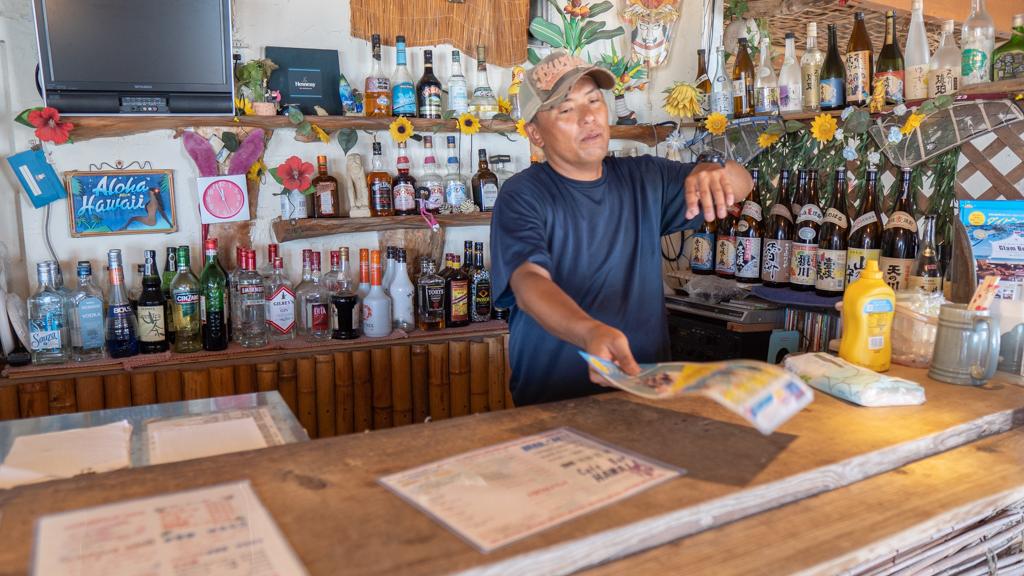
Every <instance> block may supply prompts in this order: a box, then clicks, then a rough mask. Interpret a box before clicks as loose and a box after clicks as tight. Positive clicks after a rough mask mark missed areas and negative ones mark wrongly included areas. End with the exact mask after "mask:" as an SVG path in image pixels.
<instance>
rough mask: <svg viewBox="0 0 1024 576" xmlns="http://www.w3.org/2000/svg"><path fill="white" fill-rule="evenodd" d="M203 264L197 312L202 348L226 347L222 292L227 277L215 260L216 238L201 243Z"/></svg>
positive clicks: (208, 349)
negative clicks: (200, 324) (200, 325)
mask: <svg viewBox="0 0 1024 576" xmlns="http://www.w3.org/2000/svg"><path fill="white" fill-rule="evenodd" d="M203 255H204V257H205V264H204V266H203V271H202V273H201V274H200V275H199V286H200V293H199V314H200V319H201V322H202V337H203V350H207V351H216V350H224V349H226V348H227V347H228V327H227V314H226V313H225V304H226V302H225V301H224V292H225V289H226V288H227V279H226V278H225V276H224V272H223V271H222V270H221V267H220V263H218V262H217V239H216V238H208V239H207V240H206V242H204V243H203Z"/></svg>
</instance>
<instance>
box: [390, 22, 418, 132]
mask: <svg viewBox="0 0 1024 576" xmlns="http://www.w3.org/2000/svg"><path fill="white" fill-rule="evenodd" d="M395 50H396V52H397V55H396V56H395V74H394V76H393V79H392V81H391V113H392V114H394V115H395V116H409V117H413V116H416V87H415V86H414V85H413V82H412V75H411V74H409V67H408V66H407V65H406V59H405V36H396V37H395Z"/></svg>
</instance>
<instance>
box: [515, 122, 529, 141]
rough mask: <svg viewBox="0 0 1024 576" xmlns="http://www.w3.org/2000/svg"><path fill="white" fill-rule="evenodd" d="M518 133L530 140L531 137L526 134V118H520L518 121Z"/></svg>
mask: <svg viewBox="0 0 1024 576" xmlns="http://www.w3.org/2000/svg"><path fill="white" fill-rule="evenodd" d="M516 133H518V134H519V135H520V136H522V137H523V138H525V139H527V140H529V139H530V137H529V136H528V135H527V134H526V120H525V119H524V118H520V119H519V120H518V121H516Z"/></svg>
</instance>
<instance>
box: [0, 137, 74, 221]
mask: <svg viewBox="0 0 1024 576" xmlns="http://www.w3.org/2000/svg"><path fill="white" fill-rule="evenodd" d="M7 164H9V165H10V166H11V171H12V172H14V174H15V176H17V177H18V181H19V182H21V187H22V189H24V190H25V193H26V194H28V199H29V200H30V201H31V202H32V205H33V206H35V207H36V208H42V207H43V206H46V205H47V204H49V203H51V202H54V201H56V200H60V199H61V198H66V197H67V192H65V190H64V185H63V184H62V183H61V181H60V177H59V176H57V172H56V171H55V170H54V169H53V166H50V164H49V163H48V162H47V161H46V154H45V153H43V151H42V150H26V151H24V152H19V153H17V154H15V155H13V156H8V157H7Z"/></svg>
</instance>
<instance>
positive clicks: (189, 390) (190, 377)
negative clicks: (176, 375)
mask: <svg viewBox="0 0 1024 576" xmlns="http://www.w3.org/2000/svg"><path fill="white" fill-rule="evenodd" d="M181 381H182V382H181V384H182V385H181V388H182V399H183V400H197V399H199V398H209V397H210V372H209V371H208V370H206V369H205V368H202V369H199V370H183V371H182V372H181Z"/></svg>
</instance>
